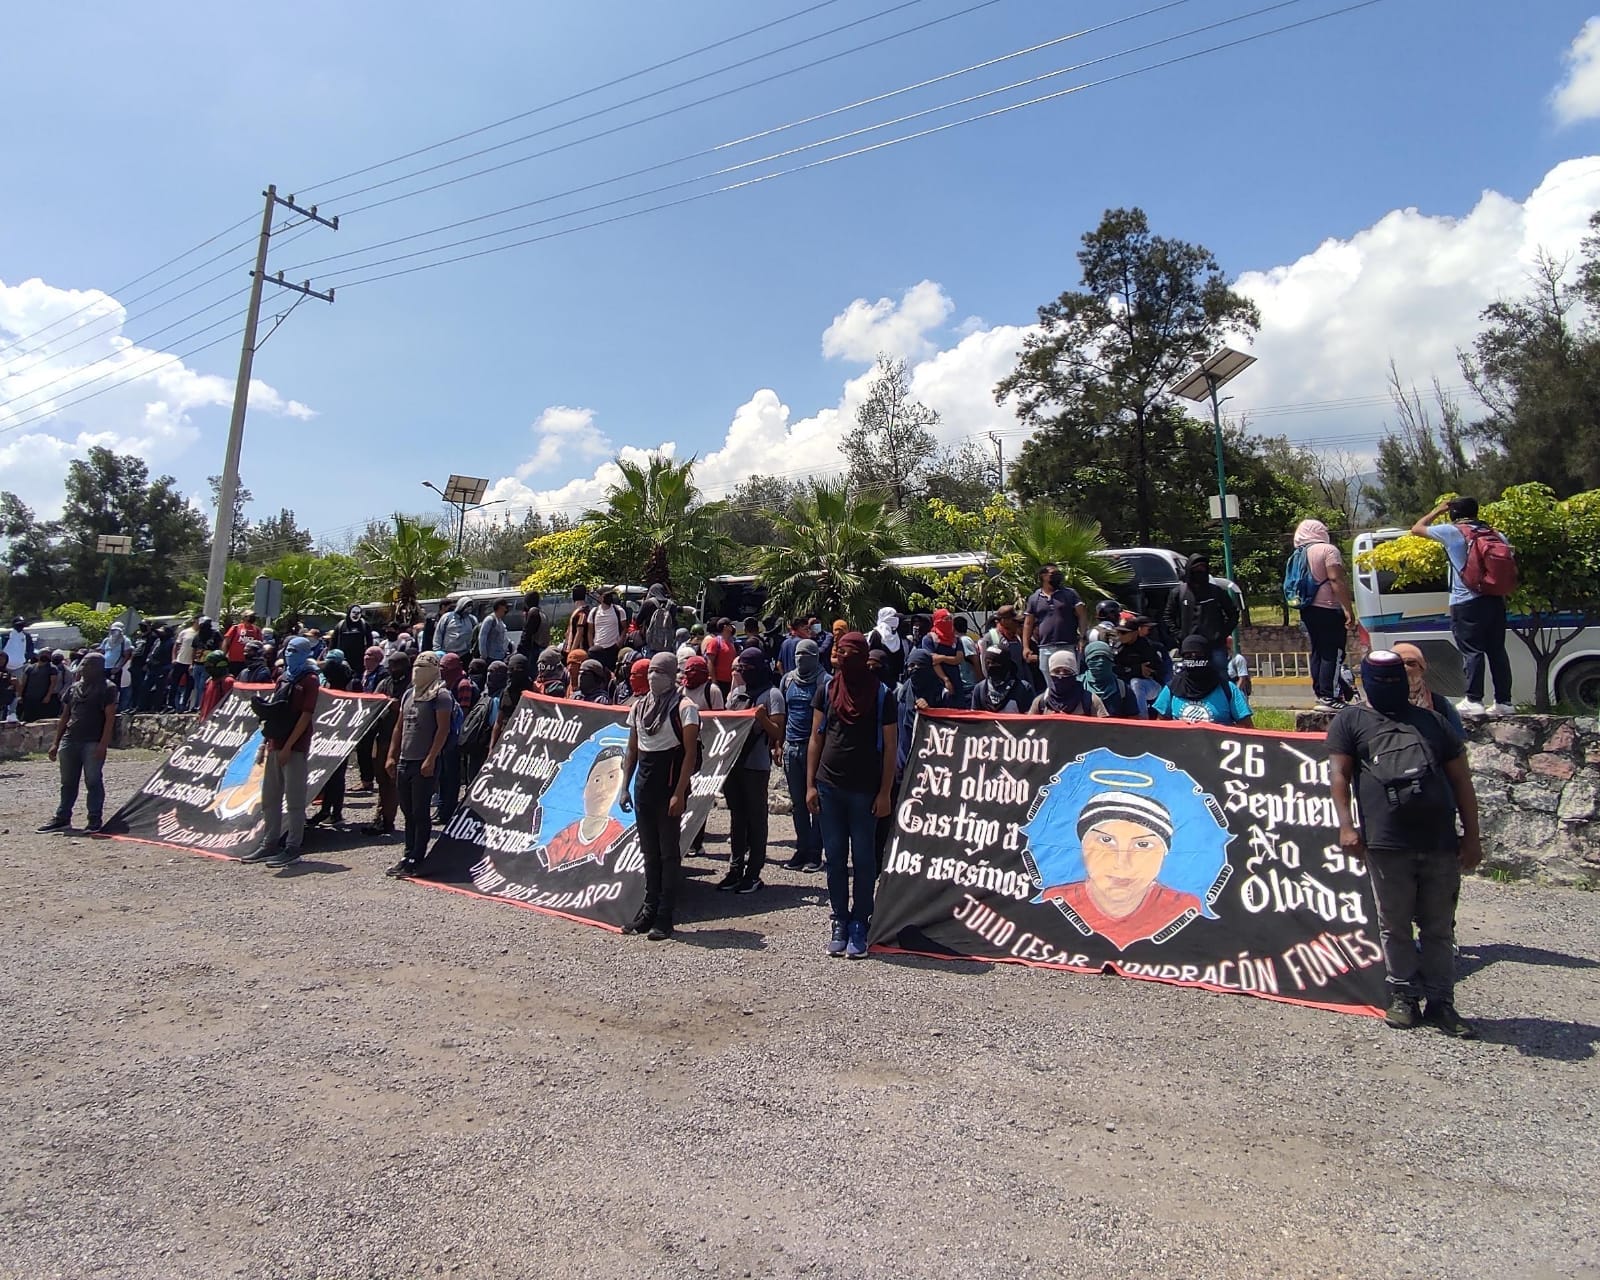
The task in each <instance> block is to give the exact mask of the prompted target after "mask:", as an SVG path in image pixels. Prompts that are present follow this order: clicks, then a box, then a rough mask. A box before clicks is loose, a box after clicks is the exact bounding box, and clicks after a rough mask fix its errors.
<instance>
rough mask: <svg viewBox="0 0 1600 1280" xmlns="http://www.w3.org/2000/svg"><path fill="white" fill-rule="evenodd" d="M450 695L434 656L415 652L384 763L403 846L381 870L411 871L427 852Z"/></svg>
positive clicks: (398, 873)
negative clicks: (398, 815)
mask: <svg viewBox="0 0 1600 1280" xmlns="http://www.w3.org/2000/svg"><path fill="white" fill-rule="evenodd" d="M455 709H456V700H455V699H454V698H453V697H451V696H450V690H449V689H447V688H445V684H444V679H443V678H442V677H441V676H440V674H439V659H438V658H437V657H436V656H435V655H434V654H433V653H431V652H427V653H419V654H418V655H417V660H416V662H415V663H414V664H413V665H412V668H411V687H410V688H408V689H407V690H406V691H405V692H404V693H403V694H401V695H400V707H399V714H398V715H397V716H396V717H395V722H394V731H393V733H392V734H391V735H390V738H389V755H388V762H387V763H388V766H389V772H390V773H391V774H393V775H394V778H395V786H396V789H397V790H398V792H399V800H400V812H401V813H402V814H404V815H405V820H406V843H405V850H404V852H402V853H401V855H400V861H398V862H397V863H395V864H394V866H392V867H390V868H389V869H388V870H387V871H386V872H384V874H385V875H389V876H409V875H414V874H415V873H416V872H417V870H418V869H419V868H420V867H421V866H422V860H423V859H424V858H425V857H427V855H428V841H429V839H430V838H431V837H432V836H433V816H432V813H431V812H430V806H431V804H432V801H433V787H434V774H435V773H436V772H437V770H438V767H439V756H440V753H441V752H442V751H444V749H445V744H446V743H447V742H448V741H449V739H450V724H451V718H452V716H454V714H455Z"/></svg>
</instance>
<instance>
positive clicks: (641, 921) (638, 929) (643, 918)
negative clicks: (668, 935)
mask: <svg viewBox="0 0 1600 1280" xmlns="http://www.w3.org/2000/svg"><path fill="white" fill-rule="evenodd" d="M654 923H655V917H654V916H650V915H647V914H645V913H644V912H643V911H641V912H640V913H639V914H638V915H636V916H634V918H633V919H632V920H630V921H628V923H627V924H625V925H623V926H622V932H623V933H648V932H650V926H651V925H653V924H654Z"/></svg>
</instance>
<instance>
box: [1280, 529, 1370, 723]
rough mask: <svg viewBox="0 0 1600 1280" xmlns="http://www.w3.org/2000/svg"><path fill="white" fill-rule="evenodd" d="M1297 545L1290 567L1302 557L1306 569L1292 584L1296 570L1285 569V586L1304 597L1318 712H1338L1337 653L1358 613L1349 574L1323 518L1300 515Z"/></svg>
mask: <svg viewBox="0 0 1600 1280" xmlns="http://www.w3.org/2000/svg"><path fill="white" fill-rule="evenodd" d="M1294 547H1295V551H1294V554H1293V555H1291V556H1290V557H1289V563H1290V566H1291V571H1292V570H1293V569H1294V568H1295V566H1298V565H1300V564H1301V562H1302V560H1303V562H1304V569H1303V572H1301V573H1299V574H1298V576H1299V577H1300V578H1301V579H1302V581H1301V582H1295V583H1290V582H1288V581H1287V579H1288V578H1289V577H1290V576H1293V575H1292V573H1286V574H1285V575H1284V577H1285V590H1286V592H1290V591H1292V592H1293V593H1294V594H1295V596H1296V598H1297V599H1298V600H1299V602H1300V621H1301V624H1302V625H1303V626H1304V627H1305V629H1306V639H1307V640H1308V641H1309V642H1310V644H1311V692H1312V693H1314V694H1315V695H1316V698H1317V710H1318V711H1337V710H1338V709H1339V708H1340V707H1342V706H1343V705H1344V703H1343V702H1342V701H1341V700H1340V698H1339V655H1340V654H1342V653H1343V652H1344V649H1345V634H1346V632H1347V631H1348V630H1349V629H1350V627H1351V626H1353V625H1354V624H1355V616H1356V611H1355V601H1354V600H1353V599H1352V598H1351V595H1350V579H1349V577H1348V576H1347V575H1346V573H1345V567H1344V557H1343V556H1342V555H1340V554H1339V548H1338V547H1337V546H1335V545H1334V542H1333V539H1332V537H1330V536H1329V534H1328V526H1327V525H1325V524H1323V523H1322V521H1320V520H1302V521H1301V522H1300V523H1299V525H1298V526H1297V527H1296V528H1295V531H1294ZM1302 550H1304V552H1305V554H1304V556H1303V557H1302V555H1301V554H1300V553H1301V551H1302Z"/></svg>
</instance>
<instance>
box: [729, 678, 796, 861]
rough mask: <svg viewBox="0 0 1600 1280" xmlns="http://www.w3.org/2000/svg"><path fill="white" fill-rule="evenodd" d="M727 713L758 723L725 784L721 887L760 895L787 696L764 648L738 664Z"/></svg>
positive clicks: (751, 731) (752, 727)
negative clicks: (749, 715) (725, 841)
mask: <svg viewBox="0 0 1600 1280" xmlns="http://www.w3.org/2000/svg"><path fill="white" fill-rule="evenodd" d="M728 710H730V711H754V712H755V719H756V722H755V724H754V725H752V726H751V728H750V733H749V735H748V736H747V737H746V738H745V741H744V749H743V750H742V751H741V752H740V754H739V758H738V759H737V760H735V761H734V764H733V768H732V769H730V770H728V776H727V777H726V778H725V779H724V780H723V785H722V795H723V798H724V799H726V800H727V802H728V823H729V827H728V849H729V854H728V873H727V875H725V876H724V877H723V878H722V879H721V881H719V882H718V884H717V888H718V889H723V890H731V891H732V892H734V893H755V892H757V891H758V890H760V889H761V888H763V887H764V885H763V882H762V879H761V872H762V870H763V869H764V868H765V867H766V865H767V833H768V825H769V824H768V818H769V810H768V803H767V795H768V792H769V791H770V790H771V785H770V783H771V778H772V753H773V750H774V749H775V748H776V747H777V745H778V744H779V743H780V742H782V741H783V715H784V708H783V695H782V694H780V693H779V692H778V689H777V686H776V684H775V683H774V681H773V679H772V659H771V657H769V656H768V653H767V651H766V650H765V649H763V648H757V647H755V646H751V647H750V648H747V649H745V650H744V652H742V653H741V654H740V655H739V656H738V657H737V658H736V659H735V660H734V686H733V694H732V696H731V697H729V699H728Z"/></svg>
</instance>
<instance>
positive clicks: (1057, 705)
mask: <svg viewBox="0 0 1600 1280" xmlns="http://www.w3.org/2000/svg"><path fill="white" fill-rule="evenodd" d="M1028 714H1029V715H1034V716H1097V717H1100V718H1102V719H1103V718H1105V717H1107V716H1109V715H1110V714H1111V713H1110V711H1108V710H1107V709H1106V704H1105V703H1104V702H1103V701H1102V700H1101V699H1100V697H1099V695H1098V694H1095V693H1092V692H1090V690H1089V689H1088V687H1087V686H1086V685H1085V684H1084V683H1083V681H1082V680H1080V679H1079V678H1078V658H1077V655H1076V654H1074V653H1073V652H1072V650H1070V649H1057V650H1056V651H1055V652H1054V653H1052V654H1051V655H1050V661H1049V663H1048V665H1047V668H1046V671H1045V690H1044V692H1043V693H1041V694H1040V695H1039V696H1038V697H1037V698H1035V699H1034V700H1033V705H1032V706H1030V707H1029V708H1028Z"/></svg>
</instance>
